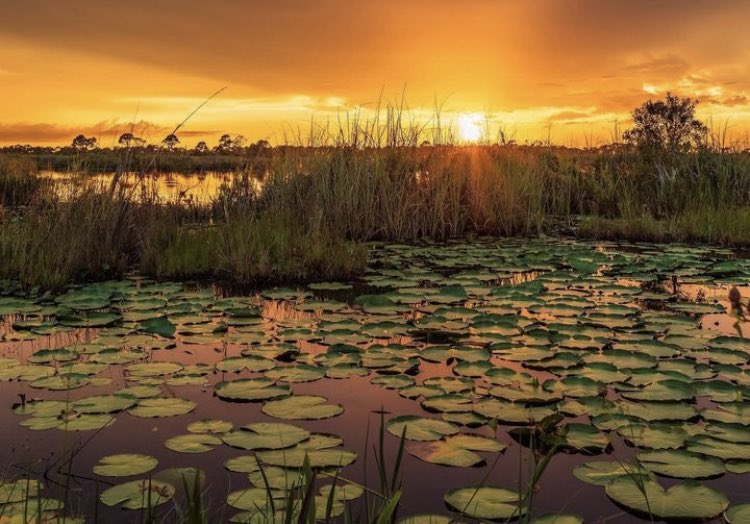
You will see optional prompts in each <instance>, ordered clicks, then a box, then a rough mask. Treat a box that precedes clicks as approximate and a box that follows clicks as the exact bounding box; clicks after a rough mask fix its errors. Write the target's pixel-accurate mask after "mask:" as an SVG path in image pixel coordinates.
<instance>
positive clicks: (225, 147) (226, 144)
mask: <svg viewBox="0 0 750 524" xmlns="http://www.w3.org/2000/svg"><path fill="white" fill-rule="evenodd" d="M233 144H234V140H232V136H231V135H230V134H228V133H225V134H223V135H221V136H220V137H219V145H218V146H216V149H217V150H219V151H229V150H231V149H232V145H233Z"/></svg>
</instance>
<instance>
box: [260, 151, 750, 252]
mask: <svg viewBox="0 0 750 524" xmlns="http://www.w3.org/2000/svg"><path fill="white" fill-rule="evenodd" d="M749 203H750V155H745V154H725V153H717V152H700V153H682V154H672V155H669V156H662V157H660V156H656V157H653V156H650V155H647V154H645V153H644V152H641V151H634V150H623V151H616V152H605V151H583V150H576V151H572V150H563V149H554V148H518V147H512V146H511V147H508V146H506V147H503V146H491V147H457V146H441V147H406V148H382V149H378V148H371V149H356V148H349V147H341V148H320V149H304V148H303V149H297V150H285V151H283V152H282V153H281V154H279V155H278V157H277V158H275V159H274V162H272V164H271V167H270V169H269V172H268V175H267V179H266V187H265V190H264V192H263V194H262V195H261V197H260V202H259V204H260V205H262V206H265V207H266V208H272V209H289V210H291V212H292V213H294V214H299V213H304V214H306V215H309V216H312V217H314V218H315V220H318V221H320V222H321V223H322V224H323V225H324V227H325V228H326V229H328V230H330V231H334V232H336V233H338V234H341V235H343V236H345V237H347V238H350V239H353V240H358V241H368V240H389V241H417V240H420V239H424V238H430V239H437V240H444V239H447V238H452V237H461V236H469V235H497V236H510V235H525V236H533V235H538V234H540V233H544V232H548V231H549V230H550V229H551V228H552V226H554V225H555V224H556V223H558V222H560V221H563V222H566V221H567V222H569V221H571V220H573V219H575V218H576V217H579V216H582V215H583V216H595V217H601V218H605V219H621V220H624V221H626V222H631V221H634V220H642V219H643V217H648V218H650V219H653V220H663V219H670V220H675V219H676V218H677V217H680V216H681V217H683V218H682V219H681V221H677V222H675V225H674V226H673V227H674V228H677V229H680V228H687V227H688V225H689V224H688V220H687V218H686V217H687V216H693V217H694V220H695V221H699V220H701V218H702V217H713V219H717V218H718V215H716V213H715V212H718V211H719V210H724V209H726V208H739V209H741V208H743V207H746V206H748V204H749ZM686 211H687V212H688V213H693V215H686V214H685V213H686ZM721 218H722V219H726V220H730V221H732V220H733V221H738V220H741V213H740V214H736V215H734V214H731V213H721ZM728 227H729V228H730V229H731V228H732V227H735V228H739V229H740V230H742V229H744V226H741V225H739V226H737V225H736V224H735V225H729V226H728ZM691 231H693V236H694V237H695V238H694V239H695V240H699V241H709V242H728V241H731V242H733V243H734V242H737V241H739V240H741V239H740V238H739V237H728V236H723V237H722V236H718V235H715V234H713V233H711V232H710V231H709V229H707V228H700V227H692V229H691ZM691 238H692V237H691ZM746 242H750V238H749V239H748V240H747V241H746Z"/></svg>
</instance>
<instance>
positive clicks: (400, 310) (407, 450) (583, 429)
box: [0, 239, 750, 524]
mask: <svg viewBox="0 0 750 524" xmlns="http://www.w3.org/2000/svg"><path fill="white" fill-rule="evenodd" d="M749 281H750V260H748V259H746V258H744V257H743V255H742V254H741V253H736V252H733V251H731V250H724V249H711V248H696V247H685V246H659V245H645V244H644V245H616V244H607V243H584V242H573V241H564V240H552V239H550V240H490V239H487V240H477V241H473V242H472V243H448V244H440V245H437V244H435V245H430V244H427V245H420V246H407V245H376V246H373V249H372V251H371V254H370V262H369V270H368V272H367V273H366V274H365V275H363V276H362V277H361V278H359V279H357V280H356V281H354V282H350V283H331V282H318V283H312V284H308V285H301V286H290V287H288V288H273V289H258V290H254V291H252V292H246V291H245V292H244V293H237V292H233V291H232V290H231V289H223V288H219V287H216V286H208V285H203V284H185V283H170V282H154V281H150V280H147V279H144V278H141V277H138V276H137V275H133V276H131V277H129V278H126V279H123V280H121V281H116V282H103V283H95V284H88V285H81V286H75V287H72V288H71V289H70V290H68V291H67V292H66V293H64V294H60V295H57V296H54V295H49V294H40V295H26V294H22V293H20V292H19V291H18V289H17V288H16V286H15V285H14V284H13V283H10V282H6V283H2V284H0V291H2V294H0V314H2V318H3V322H2V324H0V340H1V341H0V441H1V442H2V443H3V446H2V448H0V464H1V465H2V469H0V475H2V476H1V477H0V479H2V482H1V483H0V522H3V523H5V522H13V523H15V522H26V520H27V519H25V518H24V517H23V514H24V513H26V514H28V513H29V512H30V508H31V509H33V510H34V511H36V513H34V514H35V515H36V514H39V513H41V514H42V515H43V516H44V518H48V519H49V520H42V521H43V522H58V521H60V522H62V520H56V519H57V516H59V515H63V514H64V515H68V516H71V517H77V518H78V519H79V520H75V519H70V518H67V519H66V520H65V522H97V521H107V522H139V521H141V520H139V519H141V516H142V515H143V509H142V508H143V507H144V506H149V505H150V506H155V509H153V511H154V512H155V515H156V516H157V517H158V518H157V519H156V520H155V521H157V522H171V521H173V520H175V519H177V516H178V515H179V512H180V511H181V509H180V507H181V505H183V504H184V501H182V502H181V501H180V497H181V496H182V495H181V493H182V492H183V479H184V478H187V477H189V474H186V473H185V472H189V473H190V474H192V475H193V477H194V476H195V472H196V471H197V470H200V472H201V473H200V479H201V480H202V484H201V485H202V486H203V488H202V489H203V491H204V492H205V493H204V498H205V504H206V505H207V506H208V507H209V508H210V511H211V515H213V516H212V517H211V519H209V521H211V522H227V521H232V522H282V521H283V520H281V519H280V518H278V516H274V515H271V514H270V513H272V511H271V510H269V508H271V507H273V511H276V512H278V511H279V508H280V507H281V508H283V507H284V506H285V505H288V504H291V503H292V502H293V501H296V500H297V497H298V496H299V495H297V494H295V493H296V492H295V490H294V489H292V488H293V486H295V485H296V484H297V483H298V482H299V479H300V476H301V474H300V468H301V467H302V466H303V463H304V462H305V457H307V461H309V465H310V466H311V467H312V468H313V469H314V470H316V471H318V472H319V474H318V475H317V479H318V480H317V481H316V484H315V490H316V492H318V493H319V496H318V497H316V499H315V501H316V510H320V511H321V512H322V513H325V510H326V509H328V510H329V514H333V515H339V517H338V520H337V521H339V522H345V521H348V522H363V521H365V520H366V517H365V515H366V508H365V506H366V504H365V499H366V498H368V497H371V495H372V492H374V491H379V489H380V480H379V474H378V468H377V464H376V460H375V458H374V451H373V450H375V452H377V453H378V454H381V453H382V454H384V455H385V459H384V461H383V462H384V463H385V464H386V467H387V468H390V469H389V471H391V470H392V469H393V468H394V467H395V465H394V464H393V462H394V461H395V458H396V456H397V455H398V450H399V446H400V444H401V442H402V440H401V439H402V436H403V445H404V454H403V459H402V461H401V464H400V472H401V476H402V480H401V483H400V485H401V489H402V493H403V494H402V496H401V499H400V504H399V512H398V515H399V517H398V518H399V519H403V522H413V523H427V522H433V523H436V524H437V523H444V522H476V521H477V519H480V521H505V520H508V519H511V520H512V519H518V518H519V517H522V514H523V513H524V512H526V511H528V512H529V514H530V515H529V516H530V518H528V521H532V522H533V521H535V519H539V520H537V522H546V523H549V522H557V523H558V524H567V523H569V522H570V523H575V522H613V523H626V522H641V521H643V522H650V521H660V520H667V521H673V520H686V519H687V520H690V519H695V520H703V521H711V522H720V521H723V519H724V518H725V516H726V518H727V519H728V520H729V521H730V522H732V523H740V522H748V508H750V506H742V505H743V504H747V503H750V489H748V486H749V485H750V483H749V482H748V481H749V480H750V371H749V370H748V361H749V360H750V340H749V339H747V338H743V334H744V335H750V324H748V323H747V322H745V321H744V319H743V317H742V316H741V315H740V314H739V313H738V312H736V311H734V310H733V309H734V308H733V306H732V304H731V303H730V300H729V296H730V292H731V293H732V296H733V299H732V300H733V302H735V303H736V302H737V301H738V300H739V301H740V302H742V303H743V304H746V303H747V302H748V297H750V288H748V287H747V285H748V282H749ZM735 287H736V290H737V291H739V295H740V298H739V299H738V298H737V291H732V289H733V288H735ZM381 423H382V425H381ZM381 430H382V435H381ZM544 457H548V458H549V462H548V464H547V465H546V468H544V470H543V472H542V473H541V476H540V478H539V479H538V482H535V483H534V489H533V503H532V500H531V499H529V498H526V497H524V496H523V494H528V486H529V484H530V478H531V476H532V474H533V472H532V468H533V463H535V462H537V463H538V462H539V461H540V460H543V458H544ZM177 468H185V469H182V470H180V469H177ZM196 468H197V469H196ZM181 472H182V473H181ZM348 481H351V482H353V484H352V483H348ZM188 482H191V481H187V482H186V484H187V483H188ZM334 482H335V484H336V486H337V488H336V489H335V490H334V494H333V495H332V496H331V495H330V491H331V488H330V485H331V484H332V483H334ZM387 483H388V484H390V483H391V482H390V479H388V482H387ZM326 485H328V487H326ZM364 485H366V487H367V489H368V490H371V491H366V492H365V494H364V495H363V494H362V492H363V489H362V487H361V486H364ZM290 491H291V492H292V495H291V496H289V492H290ZM183 498H184V497H183ZM63 499H66V500H64V503H65V507H64V508H63V507H62V506H63ZM269 499H272V500H273V502H274V504H271V500H269ZM294 507H298V506H294ZM129 508H130V509H129ZM290 511H293V510H290ZM282 512H283V511H282ZM649 513H650V514H651V516H649ZM417 516H421V518H411V517H417ZM544 516H546V517H544ZM542 517H544V518H542ZM523 518H524V519H526V518H527V517H525V516H524V517H523ZM13 519H16V520H13ZM295 521H296V519H295ZM525 521H526V520H525ZM29 522H37V520H29ZM399 522H401V520H399Z"/></svg>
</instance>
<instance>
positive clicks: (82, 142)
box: [71, 135, 97, 151]
mask: <svg viewBox="0 0 750 524" xmlns="http://www.w3.org/2000/svg"><path fill="white" fill-rule="evenodd" d="M71 146H72V147H73V149H76V150H78V151H91V150H92V149H96V147H97V143H96V137H93V136H92V137H86V136H84V135H78V136H77V137H75V138H74V139H73V143H72V144H71Z"/></svg>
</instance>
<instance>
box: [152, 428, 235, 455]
mask: <svg viewBox="0 0 750 524" xmlns="http://www.w3.org/2000/svg"><path fill="white" fill-rule="evenodd" d="M221 442H222V441H221V439H220V438H218V437H215V436H214V435H209V434H208V433H188V434H187V435H177V436H175V437H172V438H170V439H167V441H166V442H165V443H164V445H165V446H166V447H168V448H169V449H171V450H172V451H177V452H178V453H205V452H207V451H211V450H213V449H216V447H218V446H221Z"/></svg>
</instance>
